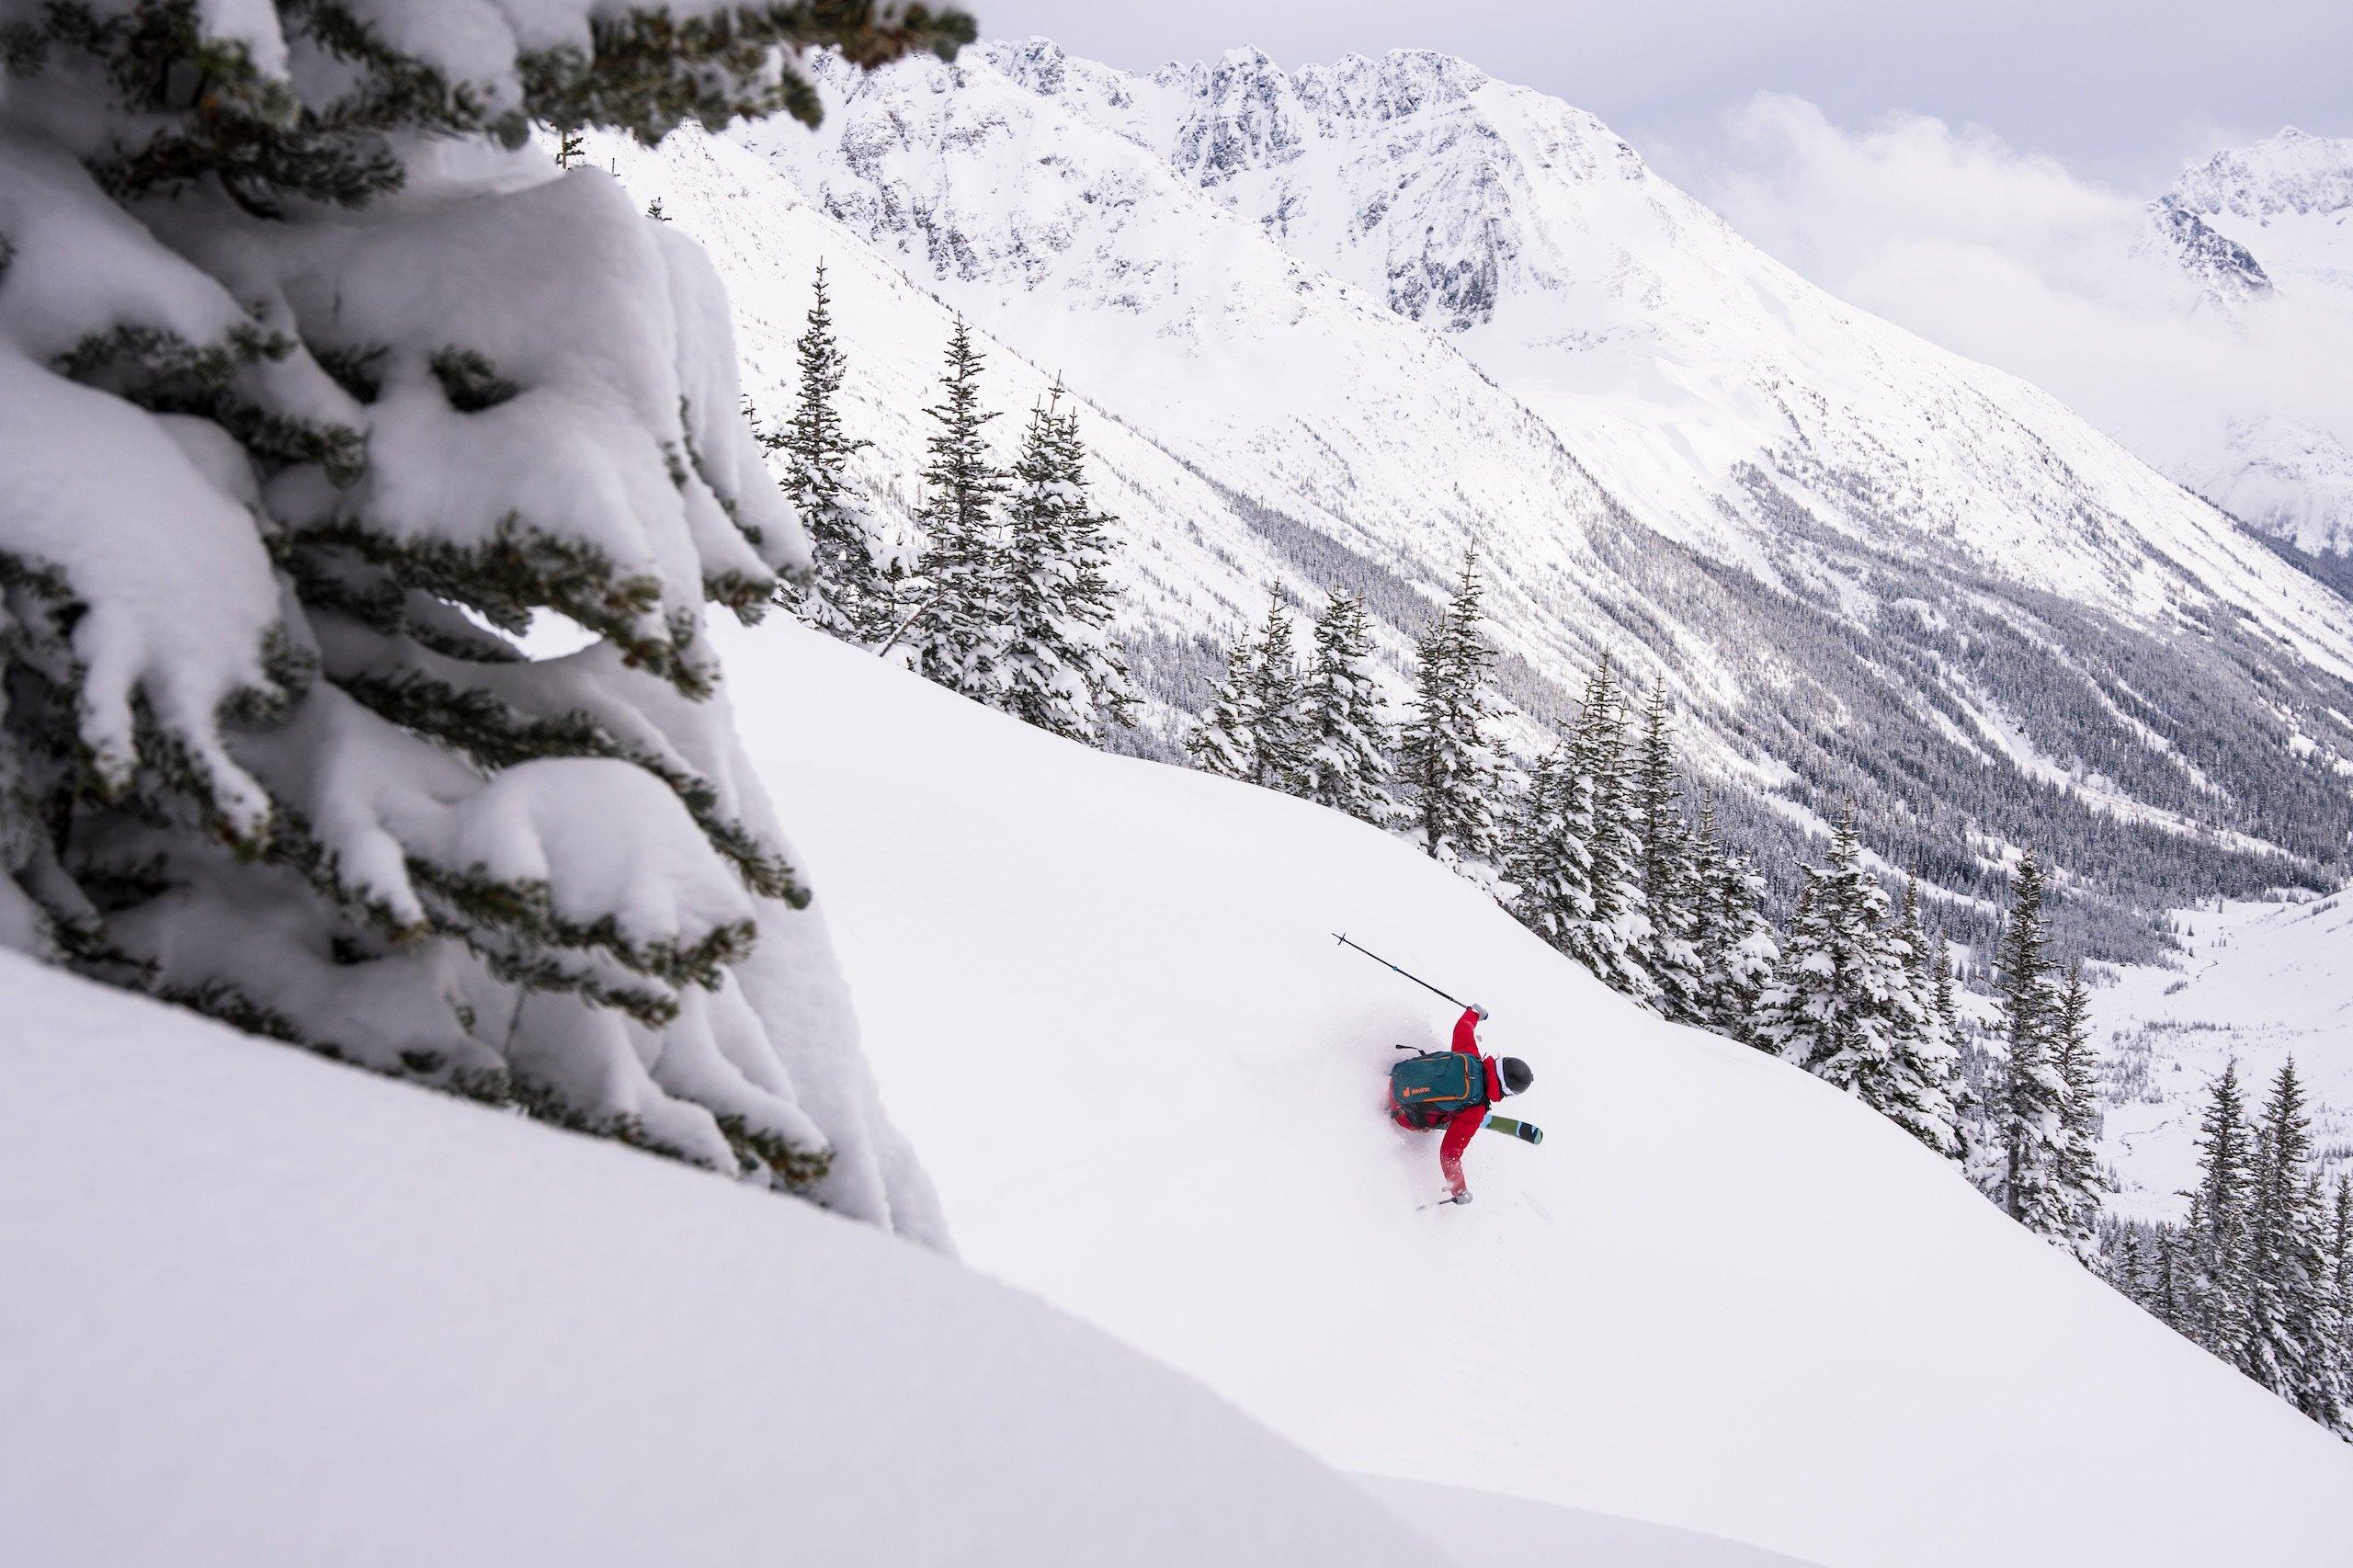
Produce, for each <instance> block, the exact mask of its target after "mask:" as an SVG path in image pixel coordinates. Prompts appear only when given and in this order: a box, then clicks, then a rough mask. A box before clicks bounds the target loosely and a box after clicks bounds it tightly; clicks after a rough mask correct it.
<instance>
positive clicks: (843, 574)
mask: <svg viewBox="0 0 2353 1568" xmlns="http://www.w3.org/2000/svg"><path fill="white" fill-rule="evenodd" d="M792 350H793V358H794V361H795V364H796V366H797V380H796V381H795V383H794V392H793V400H792V414H791V416H790V418H789V419H787V420H786V421H785V424H784V426H783V428H781V429H779V430H777V431H774V432H772V433H770V434H768V435H766V436H764V437H761V440H762V442H763V444H765V445H766V446H767V447H768V449H770V450H772V451H777V452H780V453H782V454H783V457H784V493H785V494H786V495H788V496H790V498H791V500H792V505H793V507H794V509H795V510H797V511H798V512H799V513H800V514H801V526H802V527H803V528H807V529H808V530H809V542H810V544H811V546H812V547H813V549H814V551H816V557H817V569H816V572H815V573H814V574H813V575H812V576H811V577H810V579H809V581H808V582H807V583H806V584H803V585H788V587H787V589H786V592H785V602H786V603H787V604H788V605H789V606H790V608H791V609H792V612H793V613H794V614H795V615H797V616H799V617H800V618H801V619H802V620H805V621H807V622H808V623H809V624H810V625H812V626H814V627H817V628H819V629H820V630H822V631H829V632H831V633H833V634H834V635H835V636H836V637H839V638H841V639H843V640H844V641H845V642H858V643H873V642H880V641H881V640H882V639H883V638H885V637H887V636H889V635H890V634H891V631H892V627H894V626H895V625H896V624H897V621H898V617H899V609H898V606H897V603H896V601H895V600H894V599H893V598H892V595H891V592H890V588H889V585H888V584H887V583H886V582H885V581H884V578H883V574H882V571H881V566H880V564H879V563H878V562H877V560H876V549H875V541H874V539H873V534H872V528H871V525H870V522H869V520H868V517H867V515H866V512H865V509H864V507H862V506H859V505H858V501H857V499H856V497H855V496H854V495H853V494H852V493H851V490H850V484H849V460H850V459H851V458H852V457H853V456H855V455H856V454H857V453H858V451H859V450H860V449H863V448H864V447H865V446H866V445H867V444H868V443H866V442H864V441H860V440H855V439H852V438H851V437H849V435H848V434H847V432H845V431H844V430H843V428H842V420H841V411H840V407H839V403H840V398H841V390H842V378H843V376H844V375H845V374H846V373H847V369H848V365H849V357H848V356H847V354H845V353H844V352H843V351H842V347H841V344H840V343H839V341H838V340H836V339H835V335H834V313H833V297H832V294H831V293H830V291H829V290H827V288H826V286H825V264H824V262H822V261H821V262H819V263H818V264H817V276H816V278H815V281H814V282H813V284H812V286H811V302H810V306H809V314H808V317H807V319H806V321H805V322H804V324H803V325H802V328H801V335H800V336H799V337H798V338H796V339H795V340H794V342H793V345H792Z"/></svg>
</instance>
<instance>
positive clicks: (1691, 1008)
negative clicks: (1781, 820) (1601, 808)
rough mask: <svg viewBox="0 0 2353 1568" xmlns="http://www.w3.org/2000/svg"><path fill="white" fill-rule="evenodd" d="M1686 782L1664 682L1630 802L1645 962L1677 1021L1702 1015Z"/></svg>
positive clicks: (1638, 749) (1637, 756)
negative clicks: (1645, 926)
mask: <svg viewBox="0 0 2353 1568" xmlns="http://www.w3.org/2000/svg"><path fill="white" fill-rule="evenodd" d="M1682 795H1683V786H1682V781H1681V780H1680V778H1678V777H1677V769H1676V766H1675V743H1674V739H1673V736H1672V735H1671V734H1670V733H1669V731H1668V722H1667V712H1666V687H1665V685H1664V684H1663V683H1662V684H1654V685H1653V686H1652V687H1651V694H1650V699H1649V701H1648V702H1647V703H1646V704H1645V705H1644V707H1643V733H1642V736H1641V739H1640V740H1639V741H1637V742H1636V744H1635V750H1634V765H1633V797H1632V800H1631V802H1630V805H1631V813H1632V816H1633V820H1634V833H1635V836H1636V839H1637V841H1638V843H1639V844H1640V846H1641V861H1640V865H1641V874H1642V884H1643V908H1644V909H1645V911H1646V912H1647V913H1648V914H1649V915H1650V933H1649V937H1648V939H1647V940H1646V941H1645V942H1644V943H1643V968H1644V969H1646V970H1648V971H1650V976H1651V981H1652V983H1654V984H1655V985H1656V986H1657V987H1658V994H1657V998H1656V1006H1657V1007H1658V1010H1659V1011H1660V1012H1661V1013H1663V1014H1665V1016H1666V1017H1669V1018H1672V1019H1674V1020H1675V1021H1676V1022H1677V1023H1698V1022H1699V1021H1700V1007H1699V987H1700V976H1699V948H1698V944H1697V943H1696V942H1695V941H1694V940H1693V927H1694V925H1695V922H1696V920H1697V918H1698V914H1699V912H1698V910H1697V908H1696V907H1695V906H1696V905H1697V903H1698V902H1699V879H1698V877H1697V875H1696V874H1695V872H1694V870H1693V868H1692V864H1691V848H1690V844H1689V838H1690V830H1689V828H1688V826H1687V825H1686V824H1685V823H1684V821H1683V809H1682V805H1681V801H1682Z"/></svg>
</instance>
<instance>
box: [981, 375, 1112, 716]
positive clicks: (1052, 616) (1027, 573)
mask: <svg viewBox="0 0 2353 1568" xmlns="http://www.w3.org/2000/svg"><path fill="white" fill-rule="evenodd" d="M1108 521H1109V519H1108V518H1107V517H1103V516H1102V515H1101V514H1099V513H1097V512H1096V510H1095V508H1094V506H1093V503H1092V502H1091V501H1090V500H1089V498H1088V496H1087V494H1086V448H1085V445H1084V444H1083V443H1082V442H1081V441H1080V440H1079V436H1078V416H1077V414H1076V412H1075V411H1074V410H1067V409H1064V408H1063V406H1062V389H1061V387H1059V386H1057V387H1055V388H1054V390H1053V391H1052V392H1051V393H1050V394H1049V395H1048V397H1047V400H1046V401H1045V403H1041V404H1040V405H1039V406H1038V407H1037V408H1035V409H1032V410H1031V411H1030V415H1029V428H1028V429H1027V430H1026V431H1024V432H1023V434H1022V439H1021V456H1020V459H1019V460H1018V461H1017V462H1016V463H1015V464H1014V468H1013V489H1012V494H1011V495H1010V497H1009V498H1008V500H1007V501H1006V508H1005V533H1006V540H1005V547H1004V551H1003V554H1002V558H1001V560H1002V568H1003V570H1002V579H1003V581H1002V585H1001V591H1002V594H1003V613H1004V617H1005V620H1004V625H1003V627H1002V628H1001V629H1000V631H999V633H998V637H997V642H996V646H995V649H994V650H993V654H992V659H993V663H994V664H995V666H996V669H997V676H998V682H999V691H998V695H997V702H998V704H999V706H1001V707H1003V708H1004V709H1005V710H1006V712H1008V713H1011V714H1013V715H1014V716H1015V717H1016V718H1018V719H1023V720H1026V721H1027V722H1029V723H1032V724H1035V725H1037V726H1038V727H1039V728H1040V729H1041V730H1047V731H1051V733H1054V734H1058V735H1063V736H1065V737H1067V738H1068V739H1071V740H1074V741H1083V742H1085V743H1086V744H1089V745H1094V744H1100V742H1101V740H1102V738H1103V729H1104V725H1105V723H1106V722H1122V723H1123V722H1126V720H1127V716H1128V714H1129V711H1130V710H1131V709H1132V708H1133V706H1134V703H1135V691H1134V687H1133V686H1132V684H1131V682H1130V680H1129V676H1128V667H1127V663H1126V660H1125V659H1124V658H1123V657H1122V656H1121V655H1120V651H1119V648H1118V647H1117V645H1116V644H1115V643H1114V642H1112V640H1111V635H1110V622H1111V597H1112V590H1111V585H1110V578H1109V574H1108V570H1107V568H1108V560H1107V556H1108V549H1109V545H1108V537H1107V534H1106V531H1105V525H1106V524H1107V523H1108Z"/></svg>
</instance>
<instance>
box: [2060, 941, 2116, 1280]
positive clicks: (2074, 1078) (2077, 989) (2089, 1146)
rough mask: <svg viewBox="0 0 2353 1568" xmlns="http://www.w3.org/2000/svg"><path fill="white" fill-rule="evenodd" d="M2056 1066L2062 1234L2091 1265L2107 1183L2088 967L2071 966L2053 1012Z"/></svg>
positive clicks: (2097, 1247) (2096, 1243) (2096, 1248)
mask: <svg viewBox="0 0 2353 1568" xmlns="http://www.w3.org/2000/svg"><path fill="white" fill-rule="evenodd" d="M2052 1068H2053V1070H2054V1071H2055V1072H2056V1073H2057V1074H2058V1077H2059V1084H2060V1087H2061V1089H2062V1090H2063V1092H2064V1094H2063V1099H2062V1100H2061V1102H2060V1112H2059V1131H2060V1139H2059V1165H2058V1180H2059V1200H2060V1203H2061V1206H2062V1208H2063V1210H2064V1213H2065V1216H2066V1221H2065V1224H2064V1226H2063V1230H2062V1232H2061V1234H2062V1235H2063V1237H2064V1239H2065V1240H2066V1242H2067V1243H2068V1244H2069V1245H2071V1246H2073V1247H2074V1248H2075V1256H2078V1257H2080V1258H2082V1259H2083V1260H2084V1261H2085V1262H2086V1264H2089V1263H2091V1262H2093V1261H2094V1260H2095V1259H2097V1256H2098V1254H2099V1243H2098V1231H2099V1214H2100V1203H2101V1195H2102V1194H2103V1193H2105V1192H2106V1191H2107V1190H2108V1181H2107V1178H2106V1176H2103V1175H2102V1174H2101V1171H2100V1168H2099V1130H2100V1111H2099V1058H2098V1052H2097V1050H2096V1049H2095V1048H2094V1046H2093V1044H2092V1025H2091V1000H2090V997H2089V996H2088V995H2087V994H2086V992H2085V990H2084V966H2083V965H2082V964H2080V963H2077V964H2071V965H2069V966H2068V969H2067V983H2066V984H2065V985H2064V986H2063V987H2062V988H2061V989H2060V991H2059V993H2058V1006H2057V1010H2056V1012H2055V1013H2054V1014H2053V1015H2052Z"/></svg>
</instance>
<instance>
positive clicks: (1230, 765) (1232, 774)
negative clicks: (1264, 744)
mask: <svg viewBox="0 0 2353 1568" xmlns="http://www.w3.org/2000/svg"><path fill="white" fill-rule="evenodd" d="M1250 662H1251V648H1250V644H1249V643H1248V642H1245V641H1243V640H1242V639H1239V638H1237V639H1235V641H1234V642H1233V646H1231V647H1229V648H1228V649H1227V650H1226V651H1225V678H1224V679H1223V680H1222V681H1221V682H1220V683H1219V684H1218V687H1217V693H1216V695H1215V696H1214V697H1212V698H1211V700H1210V706H1209V710H1208V711H1207V712H1205V713H1203V714H1202V715H1201V721H1200V722H1199V724H1196V725H1195V726H1194V727H1193V733H1191V734H1189V735H1188V736H1187V737H1186V738H1185V752H1186V755H1187V756H1190V757H1191V758H1192V759H1193V766H1194V767H1198V768H1199V769H1200V770H1201V771H1202V772H1204V773H1214V774H1216V775H1217V776H1218V777H1219V778H1249V777H1250V772H1251V769H1252V767H1254V766H1255V763H1254V754H1253V750H1252V747H1251V744H1250V727H1249V725H1248V723H1247V722H1246V721H1245V719H1244V717H1243V709H1244V706H1245V704H1246V703H1247V702H1248V700H1249V696H1250Z"/></svg>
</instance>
